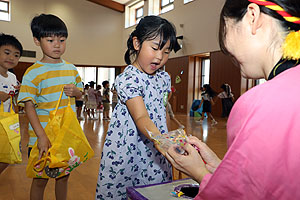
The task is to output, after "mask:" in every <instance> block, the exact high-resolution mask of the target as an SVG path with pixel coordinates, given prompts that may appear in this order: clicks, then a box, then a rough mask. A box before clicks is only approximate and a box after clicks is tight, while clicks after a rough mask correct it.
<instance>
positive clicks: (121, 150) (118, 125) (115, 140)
mask: <svg viewBox="0 0 300 200" xmlns="http://www.w3.org/2000/svg"><path fill="white" fill-rule="evenodd" d="M170 85H171V82H170V76H169V75H168V73H166V72H164V71H159V72H157V73H156V74H155V75H148V74H146V73H144V72H141V71H139V70H138V69H137V68H135V67H134V66H131V65H129V66H127V67H126V69H125V70H124V72H123V73H122V74H120V75H119V76H118V77H117V79H116V81H115V86H116V89H117V92H118V104H117V105H116V107H115V109H114V111H113V114H112V119H111V121H110V124H109V128H108V131H107V135H106V139H105V143H104V146H103V152H102V158H101V163H100V169H99V175H98V183H97V189H96V199H101V200H102V199H103V200H107V199H114V200H118V199H122V200H123V199H124V200H125V199H126V187H129V186H138V185H148V184H155V183H162V182H167V181H170V180H172V168H171V165H170V164H169V162H168V161H167V159H166V158H165V157H164V156H163V155H162V154H161V153H159V152H158V151H157V150H156V148H155V147H154V145H153V143H152V142H151V141H150V140H148V139H147V138H146V137H145V136H144V135H143V134H142V133H140V132H139V130H138V129H137V127H136V125H135V123H134V121H133V119H132V117H131V115H130V113H129V111H128V109H127V106H126V104H125V103H126V101H127V100H129V99H132V98H134V97H138V96H141V97H142V98H143V100H144V103H145V106H146V109H147V111H148V114H149V117H150V119H151V120H152V121H153V123H154V124H155V125H156V127H157V128H158V129H159V131H160V132H161V133H166V132H167V131H168V130H167V124H166V109H165V106H164V100H163V99H164V94H165V93H168V92H170V88H171V87H170Z"/></svg>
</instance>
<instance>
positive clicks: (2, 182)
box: [0, 114, 227, 200]
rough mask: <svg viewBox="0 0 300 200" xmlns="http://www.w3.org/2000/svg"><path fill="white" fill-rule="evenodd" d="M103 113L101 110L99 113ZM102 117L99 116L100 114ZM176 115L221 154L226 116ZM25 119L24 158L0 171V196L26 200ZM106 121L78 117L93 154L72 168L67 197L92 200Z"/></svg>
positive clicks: (49, 198)
mask: <svg viewBox="0 0 300 200" xmlns="http://www.w3.org/2000/svg"><path fill="white" fill-rule="evenodd" d="M101 115H102V114H101ZM101 118H102V117H101ZM176 118H177V119H178V120H179V121H180V122H181V123H182V124H183V125H184V126H185V127H186V132H187V134H191V135H195V136H196V137H198V138H200V139H202V140H203V141H204V142H206V143H207V144H208V145H209V146H210V147H211V148H212V149H213V150H214V151H215V152H216V154H217V155H218V156H219V157H220V158H223V157H224V155H225V152H226V149H227V146H226V119H218V118H217V120H218V122H219V123H218V124H217V125H216V126H211V125H210V123H207V122H206V121H204V123H203V125H201V124H200V123H199V122H197V121H196V119H195V118H192V117H189V116H186V115H176ZM27 124H28V120H27V118H26V116H25V114H20V125H21V134H22V142H21V143H22V155H23V162H22V163H21V164H18V165H10V166H9V167H8V168H7V169H6V170H5V171H4V172H3V173H2V174H1V175H0V200H28V199H29V191H30V186H31V179H30V178H27V177H26V174H25V170H26V164H27V161H28V159H27V147H26V145H27V142H28V134H27V131H26V130H27V126H28V125H27ZM108 124H109V122H108V121H103V120H102V119H101V120H90V119H87V117H86V116H85V119H84V120H82V121H80V125H81V127H82V128H83V130H84V133H85V134H86V137H87V139H88V141H89V142H90V144H91V147H92V148H93V149H94V151H95V156H94V157H93V158H92V159H90V160H89V161H88V162H87V163H85V164H83V165H82V166H80V167H78V168H77V169H75V170H74V171H73V172H72V173H71V176H70V179H69V188H68V199H71V200H93V199H94V198H95V190H96V183H97V176H98V170H99V163H100V155H101V151H102V147H103V143H104V139H105V134H106V131H107V127H108ZM168 127H169V130H174V129H176V128H177V126H176V123H175V122H174V121H172V120H170V119H169V118H168ZM185 177H186V176H185V175H183V174H181V173H179V172H178V171H175V172H174V179H180V178H185ZM54 186H55V181H54V180H50V181H49V182H48V185H47V187H46V190H45V198H44V199H45V200H53V199H55V194H54Z"/></svg>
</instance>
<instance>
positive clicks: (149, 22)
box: [124, 16, 176, 65]
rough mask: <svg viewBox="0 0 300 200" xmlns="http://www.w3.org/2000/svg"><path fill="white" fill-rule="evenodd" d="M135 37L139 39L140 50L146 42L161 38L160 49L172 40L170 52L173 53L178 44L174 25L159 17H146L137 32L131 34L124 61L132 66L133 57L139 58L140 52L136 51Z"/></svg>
mask: <svg viewBox="0 0 300 200" xmlns="http://www.w3.org/2000/svg"><path fill="white" fill-rule="evenodd" d="M133 37H137V39H138V41H139V45H140V48H139V49H141V47H142V44H143V42H144V41H147V40H153V39H155V38H156V37H160V42H159V49H162V48H163V47H164V46H165V44H166V43H167V42H168V40H170V47H169V50H170V51H172V50H173V49H174V46H175V44H176V30H175V27H174V25H173V24H171V23H170V22H169V21H168V20H166V19H163V18H161V17H159V16H146V17H144V18H142V19H141V20H140V22H139V23H138V25H137V26H136V28H135V30H134V31H133V32H132V33H131V34H130V36H129V38H128V40H127V51H126V53H125V56H124V59H125V62H126V64H128V65H129V64H131V57H132V56H135V58H136V57H137V56H138V54H139V51H137V50H135V49H134V46H133Z"/></svg>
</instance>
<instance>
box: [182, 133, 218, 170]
mask: <svg viewBox="0 0 300 200" xmlns="http://www.w3.org/2000/svg"><path fill="white" fill-rule="evenodd" d="M188 142H189V143H190V144H191V145H194V146H196V148H197V149H198V151H199V153H200V155H201V157H202V159H203V160H204V161H205V162H206V168H207V169H208V171H209V172H210V173H214V171H215V170H216V169H217V167H218V166H219V164H220V163H221V159H219V158H218V156H217V155H216V154H215V153H214V152H213V151H212V150H211V149H210V148H209V147H208V146H207V145H206V144H205V143H204V142H202V141H201V140H199V139H198V138H197V137H195V136H190V137H188Z"/></svg>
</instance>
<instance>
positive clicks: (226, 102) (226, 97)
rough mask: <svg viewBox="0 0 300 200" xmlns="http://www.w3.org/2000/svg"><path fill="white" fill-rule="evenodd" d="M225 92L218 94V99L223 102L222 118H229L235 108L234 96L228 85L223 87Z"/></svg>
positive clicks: (224, 84)
mask: <svg viewBox="0 0 300 200" xmlns="http://www.w3.org/2000/svg"><path fill="white" fill-rule="evenodd" d="M221 89H222V90H223V92H220V93H219V94H218V97H219V98H220V99H221V100H222V117H228V116H229V114H230V111H231V109H232V106H233V100H234V97H233V94H232V93H231V87H230V85H228V84H227V83H223V84H222V85H221Z"/></svg>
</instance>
